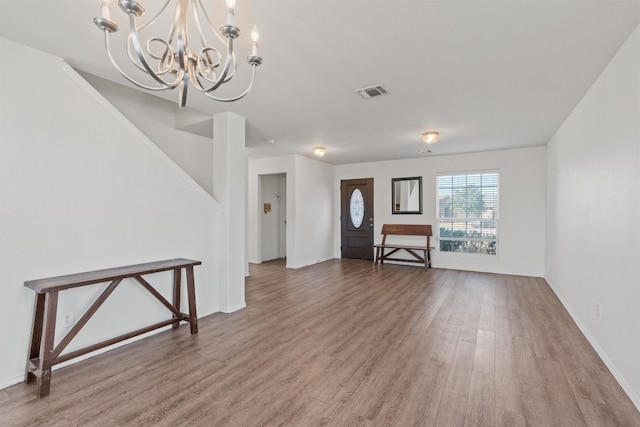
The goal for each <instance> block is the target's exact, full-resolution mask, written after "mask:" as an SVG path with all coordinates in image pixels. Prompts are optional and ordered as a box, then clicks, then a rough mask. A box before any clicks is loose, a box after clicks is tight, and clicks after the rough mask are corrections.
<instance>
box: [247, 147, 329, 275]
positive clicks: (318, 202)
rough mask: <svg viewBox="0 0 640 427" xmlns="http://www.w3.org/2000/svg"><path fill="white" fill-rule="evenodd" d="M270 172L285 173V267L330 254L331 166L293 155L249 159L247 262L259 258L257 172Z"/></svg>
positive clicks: (258, 260) (259, 213) (312, 262)
mask: <svg viewBox="0 0 640 427" xmlns="http://www.w3.org/2000/svg"><path fill="white" fill-rule="evenodd" d="M271 174H286V180H287V185H286V198H287V203H286V205H287V208H286V209H287V226H286V248H287V267H288V268H300V267H303V266H305V265H310V264H314V263H316V262H319V261H325V260H327V259H330V258H333V231H332V230H333V227H334V223H333V220H332V215H331V212H332V211H333V200H332V197H333V194H332V186H333V167H332V166H331V165H327V164H326V163H323V162H319V161H317V160H313V159H307V158H306V157H301V156H297V155H294V156H283V157H272V158H265V159H253V160H250V161H249V190H248V193H249V196H248V200H249V202H248V203H249V205H248V207H247V209H248V213H249V226H248V230H247V232H248V234H249V239H248V246H249V250H248V259H249V262H253V263H259V262H261V260H262V259H263V257H262V253H261V243H260V240H261V227H262V225H261V220H260V215H262V214H263V213H262V201H261V200H260V194H261V189H260V176H261V175H271Z"/></svg>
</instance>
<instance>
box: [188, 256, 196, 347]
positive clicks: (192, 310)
mask: <svg viewBox="0 0 640 427" xmlns="http://www.w3.org/2000/svg"><path fill="white" fill-rule="evenodd" d="M186 270H187V293H188V297H189V318H190V320H191V334H192V335H193V334H197V333H198V316H197V314H196V289H195V286H194V280H193V266H188V267H186Z"/></svg>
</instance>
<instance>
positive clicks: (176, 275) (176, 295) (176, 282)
mask: <svg viewBox="0 0 640 427" xmlns="http://www.w3.org/2000/svg"><path fill="white" fill-rule="evenodd" d="M181 278H182V269H181V268H177V269H175V270H173V306H174V307H175V309H176V310H177V311H178V312H180V286H181V283H180V281H181ZM173 318H174V319H177V318H178V316H176V315H174V316H173ZM171 327H172V328H173V329H178V328H179V327H180V322H176V323H174V324H173V325H172V326H171Z"/></svg>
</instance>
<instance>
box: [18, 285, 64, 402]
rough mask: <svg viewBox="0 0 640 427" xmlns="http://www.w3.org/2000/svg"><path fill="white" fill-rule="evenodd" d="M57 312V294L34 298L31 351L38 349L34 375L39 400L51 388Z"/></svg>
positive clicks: (29, 377)
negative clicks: (36, 342)
mask: <svg viewBox="0 0 640 427" xmlns="http://www.w3.org/2000/svg"><path fill="white" fill-rule="evenodd" d="M42 297H44V298H42ZM42 299H44V303H43V302H42ZM43 306H44V307H43ZM42 308H44V309H42ZM57 310H58V292H49V293H47V294H44V295H42V294H38V295H37V296H36V313H35V317H34V330H33V335H32V337H31V340H32V345H31V351H32V352H33V351H34V349H35V347H34V345H36V346H37V347H39V348H38V350H39V358H38V365H37V369H38V371H37V372H36V373H35V376H36V377H37V379H38V380H37V383H36V384H37V387H38V390H37V392H38V397H39V398H41V397H45V396H48V395H49V389H50V386H51V365H52V363H51V362H53V341H54V334H55V331H56V312H57ZM39 320H41V322H39ZM38 324H39V325H38ZM38 335H39V338H40V343H39V344H35V343H34V342H33V341H34V340H36V339H37V338H38ZM30 356H32V353H31V354H30ZM27 369H28V367H27ZM33 375H34V373H31V372H28V373H27V375H26V380H27V382H29V381H31V380H32V379H33Z"/></svg>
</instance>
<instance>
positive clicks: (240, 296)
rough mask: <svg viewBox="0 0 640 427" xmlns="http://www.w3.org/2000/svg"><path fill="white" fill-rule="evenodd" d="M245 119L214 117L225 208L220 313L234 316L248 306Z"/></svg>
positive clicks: (216, 180)
mask: <svg viewBox="0 0 640 427" xmlns="http://www.w3.org/2000/svg"><path fill="white" fill-rule="evenodd" d="M246 179H247V174H246V155H245V118H244V117H242V116H239V115H237V114H234V113H229V112H226V113H221V114H216V115H215V116H214V117H213V193H214V197H215V198H216V200H218V201H219V202H220V205H221V207H222V211H221V218H220V219H221V221H220V225H219V226H220V230H219V232H220V233H219V236H220V241H219V242H218V245H219V246H218V247H219V249H220V260H219V261H220V263H219V269H220V271H219V273H218V277H219V278H220V295H219V297H220V310H221V311H222V312H225V313H231V312H233V311H236V310H240V309H241V308H244V307H245V306H246V302H245V295H244V277H245V211H246V206H245V189H246V183H245V181H246Z"/></svg>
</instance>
